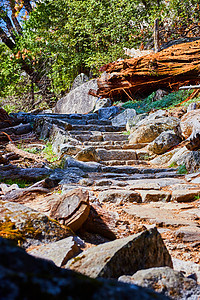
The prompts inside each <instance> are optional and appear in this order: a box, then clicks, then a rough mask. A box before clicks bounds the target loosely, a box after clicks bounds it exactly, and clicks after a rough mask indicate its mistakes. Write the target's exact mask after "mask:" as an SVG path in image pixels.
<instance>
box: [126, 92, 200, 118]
mask: <svg viewBox="0 0 200 300" xmlns="http://www.w3.org/2000/svg"><path fill="white" fill-rule="evenodd" d="M192 92H193V90H190V91H189V90H180V91H178V92H173V93H169V94H168V95H166V96H164V97H163V98H162V99H161V100H157V101H153V98H154V96H155V92H153V93H152V94H151V95H149V96H148V97H147V98H145V99H143V100H139V101H137V100H135V101H127V102H125V103H124V104H123V105H122V107H123V108H125V109H126V108H134V109H135V110H136V112H137V113H138V114H141V113H144V112H148V111H150V110H152V109H167V108H172V107H174V106H175V105H177V104H179V103H181V102H182V101H184V100H185V99H187V97H188V96H189V95H191V93H192ZM196 100H197V99H196ZM193 102H194V101H193ZM187 103H188V102H186V103H183V104H182V105H184V104H185V105H187Z"/></svg>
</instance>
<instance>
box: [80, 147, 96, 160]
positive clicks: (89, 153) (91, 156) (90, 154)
mask: <svg viewBox="0 0 200 300" xmlns="http://www.w3.org/2000/svg"><path fill="white" fill-rule="evenodd" d="M75 159H77V160H80V161H85V162H87V161H96V162H98V161H100V158H99V156H98V153H97V151H96V149H95V148H94V147H86V148H85V149H82V150H81V151H79V152H78V153H77V154H76V156H75Z"/></svg>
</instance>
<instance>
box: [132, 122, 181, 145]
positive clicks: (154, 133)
mask: <svg viewBox="0 0 200 300" xmlns="http://www.w3.org/2000/svg"><path fill="white" fill-rule="evenodd" d="M179 123H180V121H179V119H178V118H175V117H160V118H155V119H151V118H149V117H148V118H145V119H143V120H141V121H140V122H138V123H137V126H136V127H135V128H132V129H131V134H130V136H129V144H137V143H150V142H152V141H153V140H155V138H157V137H158V136H159V135H160V134H161V133H162V132H163V131H167V130H172V129H173V130H176V128H177V127H178V126H179Z"/></svg>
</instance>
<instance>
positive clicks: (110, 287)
mask: <svg viewBox="0 0 200 300" xmlns="http://www.w3.org/2000/svg"><path fill="white" fill-rule="evenodd" d="M0 276H1V282H0V289H1V295H2V300H3V299H40V298H41V295H42V296H43V298H44V299H66V298H68V299H83V298H84V295H86V293H87V298H88V299H91V300H102V299H112V300H114V299H127V300H141V299H144V300H152V299H157V300H167V299H169V298H167V297H164V296H163V295H159V294H157V293H155V292H153V291H150V290H148V289H145V288H141V287H138V286H136V285H128V284H125V283H120V282H116V281H115V282H114V281H109V280H105V279H98V280H97V279H96V280H94V279H91V278H89V277H86V276H83V275H81V274H77V273H75V272H72V271H70V270H64V269H61V268H58V267H57V266H55V265H54V264H53V263H51V262H49V261H47V260H43V259H38V258H35V257H33V256H31V255H28V254H27V253H26V252H25V251H24V250H23V249H21V248H19V247H16V246H14V245H13V244H12V243H10V241H8V240H5V239H2V238H0Z"/></svg>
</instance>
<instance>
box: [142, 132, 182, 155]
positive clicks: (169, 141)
mask: <svg viewBox="0 0 200 300" xmlns="http://www.w3.org/2000/svg"><path fill="white" fill-rule="evenodd" d="M180 142H181V138H180V137H179V136H177V135H176V134H174V133H173V132H172V131H164V132H162V133H161V134H160V135H159V136H158V137H157V138H156V139H155V140H154V141H153V142H151V143H150V144H149V145H148V148H147V149H148V150H149V151H152V152H153V153H155V154H163V153H165V152H167V151H168V150H169V149H170V148H172V147H174V146H176V145H178V144H179V143H180Z"/></svg>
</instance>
